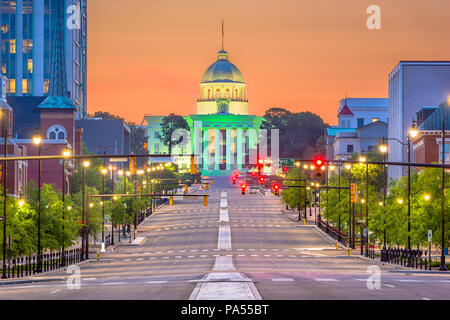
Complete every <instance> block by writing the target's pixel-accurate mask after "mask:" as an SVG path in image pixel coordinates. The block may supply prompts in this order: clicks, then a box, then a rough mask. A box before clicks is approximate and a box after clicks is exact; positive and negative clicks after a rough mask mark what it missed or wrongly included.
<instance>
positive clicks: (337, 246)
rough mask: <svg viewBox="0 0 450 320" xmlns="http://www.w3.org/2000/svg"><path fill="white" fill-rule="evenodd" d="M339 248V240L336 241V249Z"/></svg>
mask: <svg viewBox="0 0 450 320" xmlns="http://www.w3.org/2000/svg"><path fill="white" fill-rule="evenodd" d="M337 249H339V242H337V241H336V250H337Z"/></svg>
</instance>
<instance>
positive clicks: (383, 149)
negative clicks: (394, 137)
mask: <svg viewBox="0 0 450 320" xmlns="http://www.w3.org/2000/svg"><path fill="white" fill-rule="evenodd" d="M379 150H380V152H381V153H382V154H383V161H384V162H386V161H387V152H388V146H387V144H386V143H385V138H384V137H383V142H382V144H380V146H379ZM386 193H387V170H386V165H385V164H383V202H380V203H381V204H380V205H382V206H384V212H383V213H384V215H383V217H384V221H383V225H384V230H383V250H386V195H387V194H386Z"/></svg>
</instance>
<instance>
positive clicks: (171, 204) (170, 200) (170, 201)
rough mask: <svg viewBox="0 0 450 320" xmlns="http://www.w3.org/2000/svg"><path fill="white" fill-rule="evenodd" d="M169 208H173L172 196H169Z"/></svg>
mask: <svg viewBox="0 0 450 320" xmlns="http://www.w3.org/2000/svg"><path fill="white" fill-rule="evenodd" d="M169 206H173V196H170V198H169Z"/></svg>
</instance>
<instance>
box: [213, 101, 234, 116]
mask: <svg viewBox="0 0 450 320" xmlns="http://www.w3.org/2000/svg"><path fill="white" fill-rule="evenodd" d="M230 101H231V100H230V99H217V100H216V103H217V113H229V112H228V110H229V109H228V106H229V105H230Z"/></svg>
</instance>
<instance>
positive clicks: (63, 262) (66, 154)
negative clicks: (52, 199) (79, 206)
mask: <svg viewBox="0 0 450 320" xmlns="http://www.w3.org/2000/svg"><path fill="white" fill-rule="evenodd" d="M62 154H63V157H64V158H63V159H62V186H61V189H62V195H61V196H62V205H63V207H62V231H63V234H62V236H63V238H62V246H61V266H63V267H64V266H65V265H66V255H65V252H64V249H65V248H64V240H65V237H64V222H65V211H66V202H65V195H66V159H67V158H69V157H70V156H71V154H72V151H71V150H70V149H69V147H68V146H67V145H66V146H65V147H64V149H63V152H62Z"/></svg>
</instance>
